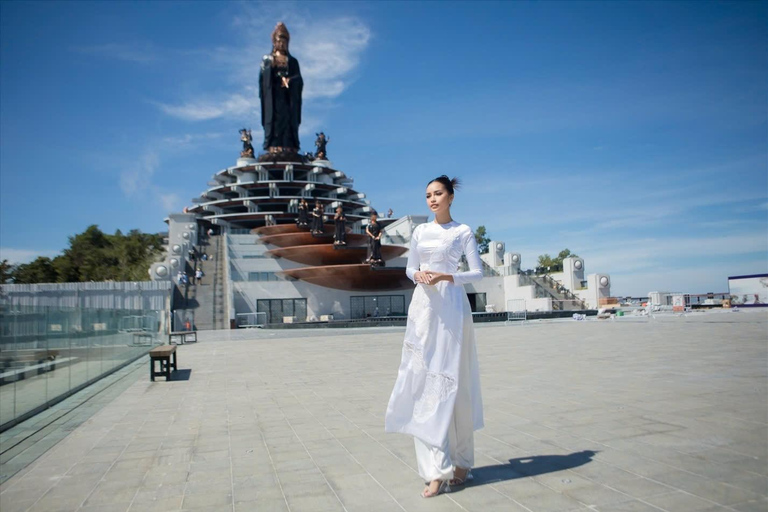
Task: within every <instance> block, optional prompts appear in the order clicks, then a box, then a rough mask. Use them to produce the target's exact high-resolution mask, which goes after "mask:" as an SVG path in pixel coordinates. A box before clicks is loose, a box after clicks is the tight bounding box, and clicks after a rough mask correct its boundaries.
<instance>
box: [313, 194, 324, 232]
mask: <svg viewBox="0 0 768 512" xmlns="http://www.w3.org/2000/svg"><path fill="white" fill-rule="evenodd" d="M323 229H324V228H323V205H322V204H320V201H319V200H318V201H315V209H314V210H312V229H311V232H312V234H313V235H322V234H323Z"/></svg>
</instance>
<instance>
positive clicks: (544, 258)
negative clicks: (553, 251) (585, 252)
mask: <svg viewBox="0 0 768 512" xmlns="http://www.w3.org/2000/svg"><path fill="white" fill-rule="evenodd" d="M565 258H578V256H577V255H576V254H572V253H571V251H570V250H568V249H563V250H562V251H560V252H559V253H557V257H555V258H553V257H552V256H550V255H549V254H542V255H541V256H539V259H538V261H537V263H538V266H539V267H545V268H546V267H555V268H558V267H559V268H562V266H563V260H564V259H565Z"/></svg>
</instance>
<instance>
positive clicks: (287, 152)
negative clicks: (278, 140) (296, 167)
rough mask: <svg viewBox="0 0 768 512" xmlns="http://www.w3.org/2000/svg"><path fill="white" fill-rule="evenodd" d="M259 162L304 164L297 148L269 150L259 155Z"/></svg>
mask: <svg viewBox="0 0 768 512" xmlns="http://www.w3.org/2000/svg"><path fill="white" fill-rule="evenodd" d="M259 162H296V163H302V164H303V163H305V159H304V157H303V156H302V155H300V154H299V150H298V148H269V149H268V150H267V152H266V153H262V154H260V155H259Z"/></svg>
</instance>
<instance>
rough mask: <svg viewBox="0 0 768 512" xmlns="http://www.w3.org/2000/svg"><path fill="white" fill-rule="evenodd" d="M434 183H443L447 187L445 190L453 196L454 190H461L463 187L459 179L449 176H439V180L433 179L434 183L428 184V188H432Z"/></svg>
mask: <svg viewBox="0 0 768 512" xmlns="http://www.w3.org/2000/svg"><path fill="white" fill-rule="evenodd" d="M434 182H438V183H441V184H442V185H443V186H444V187H445V190H447V191H448V193H449V194H453V193H454V190H456V189H457V188H459V187H460V186H461V181H460V180H459V178H453V179H451V178H449V177H448V176H446V175H445V174H443V175H442V176H438V177H437V178H435V179H433V180H432V181H430V182H429V183H427V186H430V185H431V184H432V183H434Z"/></svg>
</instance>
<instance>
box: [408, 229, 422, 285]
mask: <svg viewBox="0 0 768 512" xmlns="http://www.w3.org/2000/svg"><path fill="white" fill-rule="evenodd" d="M418 232H419V230H418V229H414V230H413V233H411V250H410V251H408V263H406V264H405V275H406V276H408V279H410V280H411V281H413V283H414V284H416V281H415V279H414V277H413V275H414V274H415V273H416V272H418V271H419V269H420V267H421V258H419V248H418V245H419V238H418V236H417V234H418Z"/></svg>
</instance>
